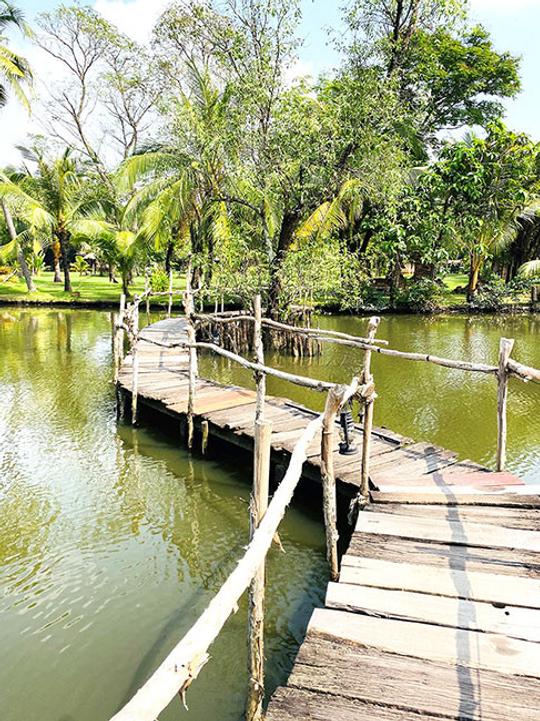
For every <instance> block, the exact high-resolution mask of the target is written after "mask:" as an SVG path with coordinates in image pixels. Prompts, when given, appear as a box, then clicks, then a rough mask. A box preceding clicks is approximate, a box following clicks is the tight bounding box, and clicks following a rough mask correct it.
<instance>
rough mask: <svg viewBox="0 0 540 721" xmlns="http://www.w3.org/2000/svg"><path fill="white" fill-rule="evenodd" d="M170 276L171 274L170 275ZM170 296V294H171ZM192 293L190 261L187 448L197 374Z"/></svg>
mask: <svg viewBox="0 0 540 721" xmlns="http://www.w3.org/2000/svg"><path fill="white" fill-rule="evenodd" d="M171 278H172V275H171ZM171 297H172V296H171ZM194 310H195V309H194V305H193V294H192V292H191V262H190V263H189V265H188V269H187V273H186V292H185V294H184V312H185V314H186V321H187V328H186V332H187V337H188V343H189V345H190V347H189V379H188V383H189V386H188V403H187V426H188V433H187V441H188V448H189V449H191V448H193V435H194V430H195V426H194V421H193V418H194V415H195V389H196V385H197V376H198V372H199V370H198V363H197V349H196V348H195V347H194V344H195V342H196V339H197V338H196V334H195V325H194V323H193V313H194Z"/></svg>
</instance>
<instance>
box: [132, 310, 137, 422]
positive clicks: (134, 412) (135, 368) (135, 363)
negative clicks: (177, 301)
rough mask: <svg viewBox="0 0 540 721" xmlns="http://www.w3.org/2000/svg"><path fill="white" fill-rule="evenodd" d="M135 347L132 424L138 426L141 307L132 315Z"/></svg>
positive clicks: (133, 355)
mask: <svg viewBox="0 0 540 721" xmlns="http://www.w3.org/2000/svg"><path fill="white" fill-rule="evenodd" d="M132 332H133V345H132V348H131V357H132V366H131V424H132V425H134V426H135V425H137V400H138V395H139V350H138V347H137V346H138V342H139V340H138V338H139V306H138V305H136V306H134V308H133V315H132Z"/></svg>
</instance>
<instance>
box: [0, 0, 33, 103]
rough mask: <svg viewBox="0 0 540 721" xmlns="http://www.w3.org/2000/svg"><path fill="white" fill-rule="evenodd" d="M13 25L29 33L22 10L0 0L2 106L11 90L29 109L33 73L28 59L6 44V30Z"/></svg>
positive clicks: (0, 89)
mask: <svg viewBox="0 0 540 721" xmlns="http://www.w3.org/2000/svg"><path fill="white" fill-rule="evenodd" d="M11 27H16V28H18V29H19V30H21V31H22V32H23V33H25V34H26V33H27V28H26V24H25V22H24V16H23V14H22V13H21V11H20V10H19V9H18V8H16V7H15V6H14V5H11V3H8V2H6V0H0V106H2V105H5V104H6V102H7V100H8V96H9V91H11V92H12V93H13V94H14V95H15V97H16V98H18V100H19V101H20V102H21V103H22V104H23V105H24V106H25V107H26V108H28V109H29V108H30V104H29V102H28V97H27V95H26V87H27V86H29V85H30V83H31V81H32V73H31V71H30V66H29V65H28V63H27V61H26V60H25V59H24V58H23V57H21V56H20V55H17V54H16V53H14V52H13V51H12V50H10V49H9V48H8V46H7V45H6V42H7V40H6V37H5V35H4V32H5V31H6V30H7V29H9V28H11Z"/></svg>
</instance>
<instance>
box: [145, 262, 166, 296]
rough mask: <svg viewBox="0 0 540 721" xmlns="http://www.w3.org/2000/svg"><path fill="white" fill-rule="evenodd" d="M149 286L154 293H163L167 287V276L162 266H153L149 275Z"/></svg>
mask: <svg viewBox="0 0 540 721" xmlns="http://www.w3.org/2000/svg"><path fill="white" fill-rule="evenodd" d="M150 288H151V289H152V290H153V291H154V292H155V293H164V292H165V291H166V290H168V289H169V276H168V275H167V273H166V272H165V271H164V270H163V269H162V268H153V270H152V275H151V276H150Z"/></svg>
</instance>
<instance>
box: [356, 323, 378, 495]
mask: <svg viewBox="0 0 540 721" xmlns="http://www.w3.org/2000/svg"><path fill="white" fill-rule="evenodd" d="M380 322H381V319H380V318H379V317H377V316H373V317H372V318H370V319H369V323H368V333H367V337H368V339H369V340H370V341H373V340H374V338H375V334H376V333H377V328H378V327H379V323H380ZM372 382H373V375H372V373H371V351H370V350H366V351H364V365H363V371H362V383H363V384H364V385H367V384H369V383H372ZM373 400H374V399H373V394H372V396H371V397H370V398H368V399H367V400H366V402H365V405H364V427H363V438H362V472H361V481H360V495H361V496H362V497H363V499H365V500H367V499H368V498H369V457H370V452H371V431H372V430H373Z"/></svg>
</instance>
